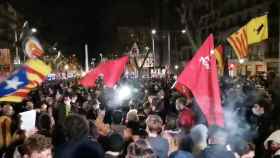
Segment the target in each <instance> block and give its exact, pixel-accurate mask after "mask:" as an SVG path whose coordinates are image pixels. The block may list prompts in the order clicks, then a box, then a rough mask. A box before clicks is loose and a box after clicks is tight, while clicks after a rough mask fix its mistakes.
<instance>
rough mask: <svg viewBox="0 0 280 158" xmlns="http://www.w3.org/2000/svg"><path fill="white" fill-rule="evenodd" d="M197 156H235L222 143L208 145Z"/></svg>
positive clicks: (213, 157)
mask: <svg viewBox="0 0 280 158" xmlns="http://www.w3.org/2000/svg"><path fill="white" fill-rule="evenodd" d="M198 158H235V156H234V154H233V153H232V152H231V151H228V150H227V149H226V148H225V147H224V146H222V145H209V146H208V147H207V148H206V149H204V150H203V151H202V152H201V154H200V155H199V156H198Z"/></svg>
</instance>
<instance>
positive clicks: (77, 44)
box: [11, 0, 152, 58]
mask: <svg viewBox="0 0 280 158" xmlns="http://www.w3.org/2000/svg"><path fill="white" fill-rule="evenodd" d="M150 2H151V1H150V0H93V1H86V0H82V1H77V0H75V1H74V0H12V1H11V4H12V5H13V7H14V8H15V9H16V10H17V11H18V12H19V13H20V14H21V15H23V16H24V18H25V19H26V20H28V21H29V23H30V24H31V26H32V27H36V28H37V29H38V31H39V32H38V34H37V36H39V38H40V39H42V40H44V41H46V42H48V43H49V44H53V43H55V42H57V43H58V48H59V49H61V50H63V53H65V54H72V53H77V54H78V56H80V57H81V58H83V51H84V44H85V43H88V45H89V52H90V56H91V57H92V56H96V55H97V54H98V53H99V52H103V53H109V52H110V51H112V49H113V48H112V42H113V40H114V36H115V33H116V27H117V26H120V25H123V26H126V25H146V24H147V22H148V21H149V20H147V19H149V16H150V15H151V12H152V9H151V7H152V6H151V4H149V3H150ZM79 54H80V55H79Z"/></svg>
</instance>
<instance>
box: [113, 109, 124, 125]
mask: <svg viewBox="0 0 280 158" xmlns="http://www.w3.org/2000/svg"><path fill="white" fill-rule="evenodd" d="M122 120H123V113H122V112H121V111H119V110H115V111H113V113H112V122H113V123H114V124H121V122H122Z"/></svg>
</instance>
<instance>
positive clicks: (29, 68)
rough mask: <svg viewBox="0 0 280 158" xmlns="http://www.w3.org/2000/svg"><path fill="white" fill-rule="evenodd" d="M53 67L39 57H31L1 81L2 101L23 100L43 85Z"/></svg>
mask: <svg viewBox="0 0 280 158" xmlns="http://www.w3.org/2000/svg"><path fill="white" fill-rule="evenodd" d="M49 73H51V68H50V67H49V66H48V65H46V64H45V63H44V62H43V61H41V60H39V59H30V60H28V61H27V62H26V63H25V64H24V65H22V66H21V67H20V68H19V70H18V71H16V72H15V73H14V74H12V75H11V76H10V77H9V78H7V79H6V80H4V81H2V82H0V102H1V101H7V102H22V101H23V100H24V98H25V97H26V96H27V95H28V93H29V92H30V91H31V90H33V89H34V88H36V87H38V86H39V85H41V83H42V82H43V81H44V80H45V79H46V78H47V75H48V74H49Z"/></svg>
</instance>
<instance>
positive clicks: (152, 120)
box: [146, 115, 163, 133]
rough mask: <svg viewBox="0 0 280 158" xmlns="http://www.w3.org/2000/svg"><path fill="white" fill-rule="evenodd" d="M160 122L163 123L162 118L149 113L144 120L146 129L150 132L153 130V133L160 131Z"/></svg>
mask: <svg viewBox="0 0 280 158" xmlns="http://www.w3.org/2000/svg"><path fill="white" fill-rule="evenodd" d="M162 123H163V122H162V119H161V117H160V116H158V115H149V116H148V118H147V120H146V124H147V127H148V130H149V131H150V132H154V133H160V132H161V130H162Z"/></svg>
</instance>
